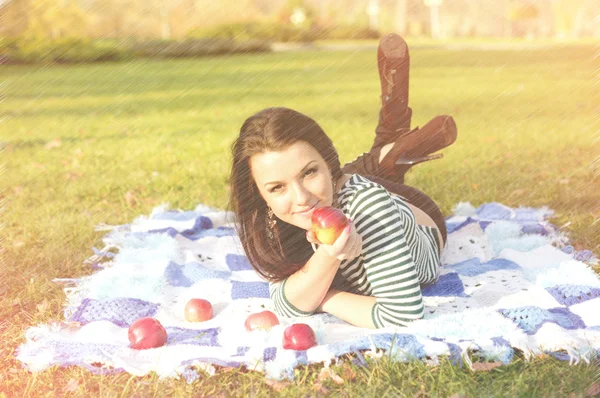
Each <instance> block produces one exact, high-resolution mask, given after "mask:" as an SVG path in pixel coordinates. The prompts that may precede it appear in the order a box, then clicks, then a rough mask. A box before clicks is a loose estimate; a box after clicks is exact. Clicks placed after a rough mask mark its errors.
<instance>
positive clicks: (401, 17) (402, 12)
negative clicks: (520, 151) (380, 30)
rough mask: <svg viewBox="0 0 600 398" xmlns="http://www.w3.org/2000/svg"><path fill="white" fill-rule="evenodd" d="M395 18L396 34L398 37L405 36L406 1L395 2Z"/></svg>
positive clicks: (398, 0) (397, 0)
mask: <svg viewBox="0 0 600 398" xmlns="http://www.w3.org/2000/svg"><path fill="white" fill-rule="evenodd" d="M395 11H396V12H395V14H396V18H395V26H394V28H395V30H396V33H399V34H400V35H403V36H404V35H406V32H407V23H406V11H407V9H406V0H396V10H395Z"/></svg>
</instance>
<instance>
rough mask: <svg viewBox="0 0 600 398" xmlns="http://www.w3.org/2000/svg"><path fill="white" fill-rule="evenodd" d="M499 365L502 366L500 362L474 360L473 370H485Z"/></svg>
mask: <svg viewBox="0 0 600 398" xmlns="http://www.w3.org/2000/svg"><path fill="white" fill-rule="evenodd" d="M499 366H502V362H474V363H473V370H474V371H476V372H487V371H489V370H492V369H494V368H497V367H499Z"/></svg>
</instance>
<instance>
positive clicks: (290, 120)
mask: <svg viewBox="0 0 600 398" xmlns="http://www.w3.org/2000/svg"><path fill="white" fill-rule="evenodd" d="M297 141H305V142H307V143H308V144H309V145H311V146H312V147H313V148H315V149H316V150H317V151H318V152H319V154H320V155H321V156H322V157H323V159H325V162H326V163H327V166H328V167H329V170H330V172H331V176H332V178H333V179H334V181H336V180H337V179H339V178H340V177H341V176H342V174H343V173H342V170H341V167H340V159H339V157H338V154H337V151H336V150H335V148H334V146H333V143H332V142H331V139H330V138H329V137H328V136H327V135H326V134H325V132H324V131H323V129H322V128H321V127H320V126H319V125H318V124H317V122H315V121H314V120H313V119H311V118H310V117H308V116H306V115H303V114H302V113H300V112H297V111H294V110H292V109H288V108H267V109H263V110H262V111H260V112H258V113H256V114H254V115H253V116H250V117H249V118H248V119H246V121H245V122H244V124H243V125H242V127H241V129H240V135H239V137H238V138H237V139H236V140H235V142H234V143H233V145H232V147H231V150H232V155H233V164H232V167H231V174H230V180H229V181H230V184H231V194H230V204H229V206H230V208H231V210H232V211H233V212H235V213H236V215H237V223H236V226H237V232H238V235H239V237H240V240H241V242H242V246H243V247H244V250H245V252H246V255H247V256H248V259H249V261H250V264H252V267H254V269H255V270H256V271H257V272H258V273H259V274H260V275H261V276H262V277H263V278H265V279H267V280H269V281H273V282H276V281H280V280H283V279H285V278H287V277H288V276H290V275H292V274H293V273H295V272H296V271H298V270H299V269H300V268H302V267H303V266H304V264H306V262H307V261H308V259H309V258H310V256H311V255H312V254H313V251H312V248H311V246H310V244H309V243H308V241H307V240H306V231H304V230H303V229H301V228H298V227H296V226H294V225H291V224H288V223H286V222H283V221H281V220H279V219H278V220H277V224H276V225H275V227H273V234H274V237H273V239H270V238H269V237H268V234H267V204H266V202H265V200H264V199H263V198H262V196H261V195H260V192H259V190H258V187H257V186H256V183H255V181H254V179H253V178H252V175H251V172H250V157H251V156H252V155H255V154H258V153H265V152H270V151H281V150H284V149H285V148H287V147H288V146H290V145H292V144H294V143H295V142H297ZM334 195H335V192H334Z"/></svg>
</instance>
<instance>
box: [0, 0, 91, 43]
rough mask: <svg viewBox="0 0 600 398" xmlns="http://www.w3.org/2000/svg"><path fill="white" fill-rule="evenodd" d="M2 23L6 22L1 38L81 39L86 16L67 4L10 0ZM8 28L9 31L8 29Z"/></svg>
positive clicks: (65, 0)
mask: <svg viewBox="0 0 600 398" xmlns="http://www.w3.org/2000/svg"><path fill="white" fill-rule="evenodd" d="M2 9H3V12H6V14H4V13H3V20H4V21H8V23H7V24H6V25H5V24H4V23H3V25H4V26H7V27H8V28H6V27H5V28H4V29H7V30H6V31H5V30H4V29H3V31H2V32H3V34H9V35H11V36H21V37H24V38H28V39H36V40H43V39H51V40H56V39H62V38H75V37H85V36H86V35H87V29H88V23H89V18H88V15H86V13H85V12H84V11H83V10H82V8H81V7H80V6H79V5H78V4H77V2H75V1H70V0H13V1H10V2H8V3H7V4H4V5H3V7H2ZM11 28H12V29H11ZM14 28H17V29H14Z"/></svg>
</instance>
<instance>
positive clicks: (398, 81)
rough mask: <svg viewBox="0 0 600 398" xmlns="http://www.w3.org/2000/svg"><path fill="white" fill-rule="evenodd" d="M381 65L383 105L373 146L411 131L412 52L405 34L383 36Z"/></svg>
mask: <svg viewBox="0 0 600 398" xmlns="http://www.w3.org/2000/svg"><path fill="white" fill-rule="evenodd" d="M377 67H378V69H379V81H380V83H381V109H380V111H379V124H378V125H377V127H376V128H375V140H374V142H373V146H372V148H377V147H382V146H384V145H385V144H389V143H390V142H394V141H396V140H397V139H398V137H400V136H401V135H404V134H407V133H408V132H409V131H410V121H411V116H412V110H411V109H410V108H409V107H408V80H409V75H410V53H409V51H408V45H407V44H406V42H405V41H404V39H403V38H402V37H400V36H398V35H397V34H395V33H390V34H387V35H385V36H384V37H383V38H382V39H381V41H380V42H379V46H378V47H377Z"/></svg>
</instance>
